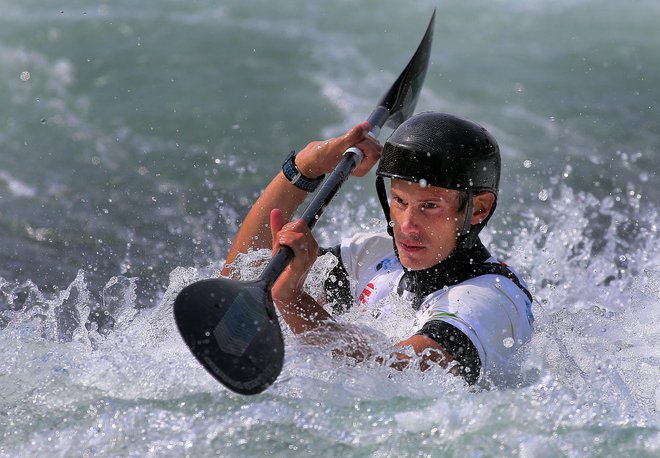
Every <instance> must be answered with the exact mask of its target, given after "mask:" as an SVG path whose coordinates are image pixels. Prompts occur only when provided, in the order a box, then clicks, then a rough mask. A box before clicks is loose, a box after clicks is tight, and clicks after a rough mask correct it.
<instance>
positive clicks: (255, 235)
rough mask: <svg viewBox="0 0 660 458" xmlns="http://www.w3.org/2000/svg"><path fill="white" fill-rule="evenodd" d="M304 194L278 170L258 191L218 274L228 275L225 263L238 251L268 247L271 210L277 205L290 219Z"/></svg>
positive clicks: (229, 271) (244, 251)
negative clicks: (263, 187) (260, 191)
mask: <svg viewBox="0 0 660 458" xmlns="http://www.w3.org/2000/svg"><path fill="white" fill-rule="evenodd" d="M306 197H307V192H306V191H303V190H302V189H299V188H297V187H295V186H294V185H292V184H291V183H289V181H288V180H287V179H286V177H285V176H284V175H283V174H282V172H279V173H278V174H277V175H276V176H275V178H273V180H272V181H271V182H270V184H269V185H268V186H267V187H266V189H265V190H264V191H263V192H262V193H261V196H259V198H258V199H257V201H256V202H255V203H254V205H252V208H251V209H250V211H249V212H248V214H247V216H246V217H245V219H244V220H243V224H242V225H241V228H240V229H239V231H238V234H236V237H235V238H234V242H233V243H232V246H231V248H230V250H229V254H228V255H227V261H226V263H225V268H224V269H223V270H222V275H224V276H229V274H230V273H231V269H230V268H229V267H227V265H228V264H231V263H232V262H233V261H234V259H235V258H236V256H237V255H238V254H239V253H247V252H248V250H257V249H261V248H270V247H271V243H272V242H271V230H270V212H271V210H273V209H274V208H279V209H280V210H281V211H282V214H283V215H284V217H285V218H286V219H287V220H288V219H291V217H292V216H293V214H294V212H295V211H296V210H297V209H298V207H299V206H300V205H301V204H302V203H303V202H304V201H305V198H306Z"/></svg>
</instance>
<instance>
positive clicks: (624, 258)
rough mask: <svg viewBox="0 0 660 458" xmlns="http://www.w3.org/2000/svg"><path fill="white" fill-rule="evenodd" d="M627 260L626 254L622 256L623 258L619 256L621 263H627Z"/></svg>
mask: <svg viewBox="0 0 660 458" xmlns="http://www.w3.org/2000/svg"><path fill="white" fill-rule="evenodd" d="M627 259H628V258H626V255H625V254H622V255H621V256H619V261H621V262H625V261H626V260H627Z"/></svg>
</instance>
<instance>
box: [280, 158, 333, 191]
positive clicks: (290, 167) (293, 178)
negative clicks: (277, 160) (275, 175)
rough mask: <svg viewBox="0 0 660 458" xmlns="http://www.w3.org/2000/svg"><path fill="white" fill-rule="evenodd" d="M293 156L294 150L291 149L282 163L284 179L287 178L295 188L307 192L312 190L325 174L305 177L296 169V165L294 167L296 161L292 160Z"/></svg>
mask: <svg viewBox="0 0 660 458" xmlns="http://www.w3.org/2000/svg"><path fill="white" fill-rule="evenodd" d="M295 157H296V153H295V151H291V154H289V157H288V158H287V160H286V161H285V162H284V164H282V173H284V176H285V177H286V179H287V180H289V183H291V184H292V185H294V186H295V187H296V188H299V189H302V190H303V191H307V192H314V191H315V190H316V188H318V187H319V185H320V184H321V182H322V181H323V179H324V178H325V175H321V176H320V177H318V178H307V177H306V176H305V175H303V174H302V172H301V171H300V170H298V167H296V163H295V162H294V159H295Z"/></svg>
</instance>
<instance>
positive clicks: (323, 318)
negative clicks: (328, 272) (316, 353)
mask: <svg viewBox="0 0 660 458" xmlns="http://www.w3.org/2000/svg"><path fill="white" fill-rule="evenodd" d="M275 305H276V306H277V310H278V311H279V312H280V316H281V317H282V319H283V320H284V321H285V322H286V324H287V325H288V326H289V328H290V329H291V331H292V332H293V333H294V334H301V333H303V332H308V331H313V330H315V329H319V328H320V327H322V326H324V325H326V326H327V325H329V324H330V323H333V322H334V319H333V318H332V316H331V315H330V314H329V313H328V312H327V311H326V310H325V309H324V308H323V307H322V306H321V305H320V304H319V303H318V302H316V300H314V298H313V297H312V296H310V295H309V294H307V293H305V292H300V293H299V294H298V295H297V297H295V298H294V299H288V300H282V299H275Z"/></svg>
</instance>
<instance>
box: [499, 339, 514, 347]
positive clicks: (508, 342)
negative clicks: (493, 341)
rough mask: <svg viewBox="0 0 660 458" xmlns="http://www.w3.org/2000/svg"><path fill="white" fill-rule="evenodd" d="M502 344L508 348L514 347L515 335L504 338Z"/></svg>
mask: <svg viewBox="0 0 660 458" xmlns="http://www.w3.org/2000/svg"><path fill="white" fill-rule="evenodd" d="M502 344H503V345H504V346H505V347H506V348H511V347H513V344H514V341H513V337H507V338H506V339H504V340H503V341H502Z"/></svg>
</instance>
